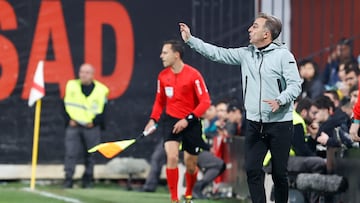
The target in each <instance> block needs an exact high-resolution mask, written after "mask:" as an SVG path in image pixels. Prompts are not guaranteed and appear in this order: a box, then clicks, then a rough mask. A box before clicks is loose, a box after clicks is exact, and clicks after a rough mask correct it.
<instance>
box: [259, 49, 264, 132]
mask: <svg viewBox="0 0 360 203" xmlns="http://www.w3.org/2000/svg"><path fill="white" fill-rule="evenodd" d="M260 55H261V61H260V65H259V79H260V96H259V114H260V133H262V131H263V124H262V115H261V94H262V91H261V90H262V81H261V67H262V63H263V60H264V55H263V53H262V52H261V51H260Z"/></svg>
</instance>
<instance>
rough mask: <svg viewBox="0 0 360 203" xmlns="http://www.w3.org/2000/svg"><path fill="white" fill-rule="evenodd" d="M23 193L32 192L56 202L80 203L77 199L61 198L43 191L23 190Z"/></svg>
mask: <svg viewBox="0 0 360 203" xmlns="http://www.w3.org/2000/svg"><path fill="white" fill-rule="evenodd" d="M23 190H24V191H27V192H33V193H36V194H39V195H41V196H44V197H49V198H53V199H58V200H62V201H64V202H70V203H82V202H81V201H80V200H78V199H74V198H70V197H65V196H61V195H56V194H53V193H50V192H45V191H39V190H32V189H30V188H23Z"/></svg>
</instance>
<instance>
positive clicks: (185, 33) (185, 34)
mask: <svg viewBox="0 0 360 203" xmlns="http://www.w3.org/2000/svg"><path fill="white" fill-rule="evenodd" d="M179 26H180V33H181V37H182V39H183V40H184V42H187V41H189V39H190V37H191V32H190V28H189V27H188V26H187V25H186V24H185V23H179Z"/></svg>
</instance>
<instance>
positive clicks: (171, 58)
mask: <svg viewBox="0 0 360 203" xmlns="http://www.w3.org/2000/svg"><path fill="white" fill-rule="evenodd" d="M160 58H161V60H162V63H163V66H164V67H165V68H166V67H169V66H173V65H174V63H175V62H176V60H177V59H178V58H179V53H178V52H174V51H173V50H172V48H171V44H164V46H163V48H162V50H161V54H160Z"/></svg>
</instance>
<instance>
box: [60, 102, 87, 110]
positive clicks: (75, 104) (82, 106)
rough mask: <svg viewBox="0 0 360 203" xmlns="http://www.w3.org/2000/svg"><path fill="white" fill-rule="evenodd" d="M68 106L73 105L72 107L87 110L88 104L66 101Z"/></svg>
mask: <svg viewBox="0 0 360 203" xmlns="http://www.w3.org/2000/svg"><path fill="white" fill-rule="evenodd" d="M65 105H66V106H71V107H76V108H80V109H84V110H87V108H86V106H84V105H81V104H78V103H73V102H65Z"/></svg>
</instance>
